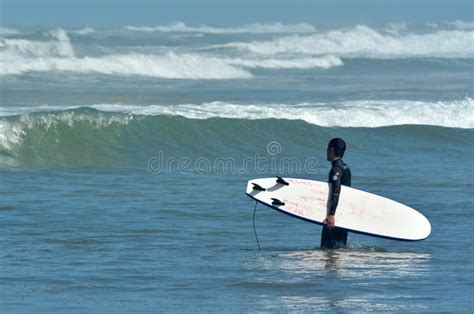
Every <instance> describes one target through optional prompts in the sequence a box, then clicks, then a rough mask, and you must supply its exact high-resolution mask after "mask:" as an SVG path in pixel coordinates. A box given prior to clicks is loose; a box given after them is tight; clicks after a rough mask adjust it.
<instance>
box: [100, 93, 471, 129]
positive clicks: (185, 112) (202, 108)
mask: <svg viewBox="0 0 474 314" xmlns="http://www.w3.org/2000/svg"><path fill="white" fill-rule="evenodd" d="M93 107H94V108H95V109H98V110H103V111H112V112H127V113H133V114H141V115H171V116H176V115H177V116H183V117H186V118H192V119H209V118H216V117H219V118H232V119H249V120H255V119H270V118H274V119H289V120H303V121H306V122H308V123H310V124H315V125H319V126H324V127H369V128H373V127H383V126H392V125H404V124H413V125H434V126H443V127H453V128H474V100H472V99H470V98H467V99H464V100H456V101H437V102H424V101H411V100H362V101H347V102H338V103H301V104H295V105H288V104H248V105H242V104H233V103H226V102H210V103H203V104H201V105H197V104H182V105H173V106H166V105H154V106H133V105H123V104H101V105H95V106H93Z"/></svg>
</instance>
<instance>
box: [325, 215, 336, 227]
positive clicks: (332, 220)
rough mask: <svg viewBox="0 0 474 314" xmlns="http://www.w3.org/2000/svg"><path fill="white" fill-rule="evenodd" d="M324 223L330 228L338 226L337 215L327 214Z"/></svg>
mask: <svg viewBox="0 0 474 314" xmlns="http://www.w3.org/2000/svg"><path fill="white" fill-rule="evenodd" d="M324 223H325V224H326V225H327V227H328V228H329V229H334V228H335V227H336V217H334V215H327V216H326V219H324Z"/></svg>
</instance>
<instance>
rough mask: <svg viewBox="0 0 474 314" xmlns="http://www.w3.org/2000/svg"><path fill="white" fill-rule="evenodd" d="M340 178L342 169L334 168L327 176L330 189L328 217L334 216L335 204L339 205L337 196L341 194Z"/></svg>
mask: <svg viewBox="0 0 474 314" xmlns="http://www.w3.org/2000/svg"><path fill="white" fill-rule="evenodd" d="M341 176H342V169H341V168H338V167H334V168H332V169H331V172H330V174H329V183H330V184H331V189H330V191H329V210H328V215H331V216H334V215H335V214H336V208H337V204H338V203H339V194H340V193H341Z"/></svg>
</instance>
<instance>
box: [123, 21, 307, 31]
mask: <svg viewBox="0 0 474 314" xmlns="http://www.w3.org/2000/svg"><path fill="white" fill-rule="evenodd" d="M125 29H126V30H129V31H135V32H180V33H207V34H245V33H249V34H269V33H311V32H314V31H315V30H316V29H315V27H314V26H313V25H311V24H307V23H299V24H282V23H271V24H258V23H257V24H248V25H242V26H238V27H227V28H225V27H211V26H204V25H201V26H188V25H186V24H184V23H182V22H177V23H174V24H171V25H168V26H154V27H149V26H126V27H125Z"/></svg>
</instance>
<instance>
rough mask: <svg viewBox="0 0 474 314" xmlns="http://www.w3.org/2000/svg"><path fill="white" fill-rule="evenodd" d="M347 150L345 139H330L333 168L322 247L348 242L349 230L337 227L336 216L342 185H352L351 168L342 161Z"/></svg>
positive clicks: (330, 247) (330, 155) (328, 149)
mask: <svg viewBox="0 0 474 314" xmlns="http://www.w3.org/2000/svg"><path fill="white" fill-rule="evenodd" d="M345 151H346V143H345V142H344V140H343V139H340V138H333V139H331V140H330V141H329V144H328V148H327V159H328V161H330V162H331V165H332V168H331V171H329V177H328V183H330V189H329V198H328V213H327V216H326V219H324V227H323V231H322V233H321V248H325V249H332V248H335V247H337V246H341V245H342V244H343V245H346V244H347V231H346V230H344V229H340V228H337V227H336V218H335V216H336V208H337V204H338V202H339V194H340V192H341V185H346V186H351V170H350V169H349V166H347V165H346V164H345V163H344V161H342V157H343V156H344V152H345Z"/></svg>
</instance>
